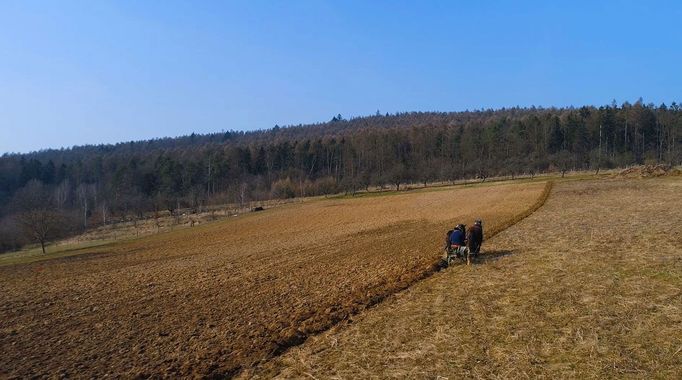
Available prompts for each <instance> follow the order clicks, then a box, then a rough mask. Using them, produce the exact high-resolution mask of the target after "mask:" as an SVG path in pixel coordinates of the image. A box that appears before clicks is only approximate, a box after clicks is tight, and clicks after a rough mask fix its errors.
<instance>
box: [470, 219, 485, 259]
mask: <svg viewBox="0 0 682 380" xmlns="http://www.w3.org/2000/svg"><path fill="white" fill-rule="evenodd" d="M481 244H483V226H481V225H480V224H474V225H473V226H471V227H469V230H468V231H467V248H469V252H471V253H472V254H478V253H479V252H480V251H481Z"/></svg>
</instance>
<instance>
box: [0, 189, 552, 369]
mask: <svg viewBox="0 0 682 380" xmlns="http://www.w3.org/2000/svg"><path fill="white" fill-rule="evenodd" d="M543 188H544V183H533V184H525V185H518V184H498V185H489V186H479V187H470V188H459V189H440V190H438V191H429V192H413V193H409V194H403V195H396V196H384V197H366V198H362V199H353V200H347V199H338V200H326V201H316V202H307V203H304V204H297V205H287V206H282V207H278V208H277V209H272V210H266V211H265V212H259V213H251V214H248V215H242V216H239V217H237V218H231V219H229V220H224V221H220V222H216V223H213V224H207V225H203V226H200V227H194V228H188V229H183V230H178V231H174V232H172V233H164V234H158V235H155V236H152V237H149V238H145V239H141V240H137V241H133V242H128V243H121V244H118V245H114V246H106V247H101V248H95V249H92V251H91V253H90V254H84V255H78V256H71V257H66V258H61V259H55V260H49V261H43V262H37V263H32V264H24V265H14V266H7V267H3V268H0V289H1V291H0V346H1V347H2V355H0V377H21V378H24V377H34V376H37V377H60V376H68V377H102V376H105V375H113V376H123V377H135V376H142V377H148V376H153V377H157V376H168V377H186V376H202V377H203V376H221V377H223V376H231V375H234V374H236V373H237V372H238V371H240V370H242V369H245V368H249V367H251V366H253V365H255V364H257V363H260V362H262V361H263V360H265V359H268V358H271V357H273V356H274V355H277V354H279V353H281V352H283V351H284V350H286V349H287V348H288V347H290V346H292V345H296V344H299V343H301V342H302V341H303V340H304V339H305V338H306V337H307V336H309V335H311V334H314V333H317V332H320V331H323V330H325V329H327V328H329V327H330V326H332V325H333V324H334V323H336V322H338V321H340V320H343V319H346V318H348V316H350V315H353V314H355V313H357V312H359V311H360V310H362V309H364V308H366V307H367V306H369V305H372V304H374V303H376V302H378V301H379V300H381V299H383V298H384V297H386V296H387V295H389V294H392V293H395V292H396V291H398V290H400V289H404V288H406V287H407V286H408V285H410V284H412V283H414V282H415V281H416V280H418V279H419V278H422V277H424V276H425V275H427V274H429V273H432V272H433V265H434V263H435V262H436V261H437V259H438V258H439V257H440V250H439V248H440V245H441V241H442V237H443V233H444V231H445V229H446V228H447V227H451V226H452V225H453V224H454V223H455V222H468V223H471V221H472V220H473V219H475V218H477V217H480V218H482V219H483V220H484V221H485V222H486V223H487V227H488V228H489V230H490V231H495V230H500V229H501V227H503V226H506V225H507V224H508V223H509V221H510V220H513V219H514V218H515V217H516V216H518V215H519V214H523V213H524V211H525V210H528V208H529V207H530V206H531V205H533V203H534V202H535V201H536V200H537V199H538V198H539V197H540V195H541V194H542V191H543Z"/></svg>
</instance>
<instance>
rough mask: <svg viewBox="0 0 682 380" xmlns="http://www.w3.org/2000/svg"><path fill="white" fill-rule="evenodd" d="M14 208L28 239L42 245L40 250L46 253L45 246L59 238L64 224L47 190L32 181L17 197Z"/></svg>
mask: <svg viewBox="0 0 682 380" xmlns="http://www.w3.org/2000/svg"><path fill="white" fill-rule="evenodd" d="M14 207H15V208H16V214H15V217H16V219H17V221H18V222H19V224H20V225H21V226H22V227H23V229H24V232H25V233H26V235H27V237H30V238H31V239H33V240H36V241H37V242H38V243H40V248H41V249H42V251H43V253H45V244H46V243H47V242H48V240H50V239H52V238H54V237H56V236H58V233H59V230H60V229H61V227H62V222H63V218H62V215H61V214H60V213H59V212H58V211H57V210H56V209H55V207H54V205H53V202H52V199H51V197H50V194H49V192H48V191H47V189H46V188H45V187H44V186H43V184H42V183H41V182H40V181H37V180H32V181H30V182H29V183H28V184H26V186H25V187H24V188H22V189H21V190H19V191H18V192H17V194H16V195H15V198H14Z"/></svg>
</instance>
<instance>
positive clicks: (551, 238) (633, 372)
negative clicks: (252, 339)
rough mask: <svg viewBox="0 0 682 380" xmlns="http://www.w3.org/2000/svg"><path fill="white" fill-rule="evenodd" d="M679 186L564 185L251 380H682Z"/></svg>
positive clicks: (669, 182)
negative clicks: (462, 257)
mask: <svg viewBox="0 0 682 380" xmlns="http://www.w3.org/2000/svg"><path fill="white" fill-rule="evenodd" d="M680 210H682V181H681V180H673V179H650V180H642V179H639V180H602V181H575V182H567V183H560V184H557V185H556V186H555V187H554V190H553V191H552V195H551V196H550V198H549V200H548V201H547V202H546V203H545V205H544V206H543V207H542V208H541V209H540V210H539V211H537V212H536V213H534V214H533V215H531V216H530V217H528V218H527V219H525V220H523V221H521V222H520V223H518V224H516V225H514V226H512V227H511V228H509V229H507V230H505V231H503V232H502V233H500V234H499V235H497V236H496V237H495V238H493V239H492V240H491V241H489V242H488V243H487V244H485V245H484V247H483V248H484V249H483V251H484V256H483V259H482V262H481V263H480V264H479V265H473V266H471V267H462V266H459V267H452V268H449V269H448V270H446V271H442V272H439V273H437V274H436V275H434V276H432V277H430V278H428V279H427V280H425V281H421V282H419V283H417V284H415V285H414V286H413V287H411V288H410V289H409V290H407V291H405V292H403V293H400V294H399V295H398V296H396V297H393V298H392V299H390V300H387V301H386V302H384V303H382V304H381V305H379V306H378V307H376V308H374V309H371V310H368V311H366V312H365V313H363V314H361V315H359V316H358V317H357V318H355V319H354V321H353V323H352V324H344V323H342V324H340V325H339V326H337V327H335V328H334V329H332V330H331V331H329V332H326V333H324V334H321V335H319V336H315V337H313V338H311V339H309V340H308V341H307V342H306V343H305V344H303V345H302V346H299V347H296V348H294V349H292V350H290V351H289V352H287V353H286V354H285V355H283V356H280V357H278V358H276V359H274V360H272V361H270V362H268V363H265V364H264V365H262V366H260V367H259V368H257V369H256V370H255V371H252V372H251V371H249V372H246V373H243V374H242V375H243V376H244V377H255V378H272V377H279V378H304V377H305V378H320V379H323V378H324V379H352V378H363V379H369V378H398V379H404V378H431V379H435V378H439V377H440V378H450V379H460V378H483V379H495V378H549V379H554V378H576V379H584V378H596V379H603V378H617V379H622V378H642V379H651V378H661V379H663V378H666V379H679V378H681V377H682V235H681V234H680V232H682V216H681V215H680Z"/></svg>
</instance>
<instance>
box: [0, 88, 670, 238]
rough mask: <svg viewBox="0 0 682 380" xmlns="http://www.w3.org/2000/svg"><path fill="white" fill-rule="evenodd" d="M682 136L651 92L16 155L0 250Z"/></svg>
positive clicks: (562, 161)
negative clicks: (631, 98) (171, 216)
mask: <svg viewBox="0 0 682 380" xmlns="http://www.w3.org/2000/svg"><path fill="white" fill-rule="evenodd" d="M36 138H38V139H39V138H40V136H36ZM681 143H682V112H681V108H680V106H679V105H677V104H676V103H672V104H671V105H670V106H666V105H665V104H662V105H660V106H654V105H653V104H644V102H642V101H641V99H640V100H639V101H637V102H635V103H634V104H630V103H624V104H622V105H617V104H615V102H614V103H612V104H611V105H608V106H602V107H592V106H589V107H581V108H573V107H571V108H535V107H533V108H510V109H500V110H479V111H466V112H448V113H445V112H407V113H397V114H385V115H381V114H379V112H377V114H376V115H373V116H367V117H357V118H351V119H344V118H343V117H342V116H341V115H338V116H335V117H334V118H332V120H331V121H329V122H325V123H319V124H313V125H298V126H288V127H279V126H275V127H274V128H272V129H269V130H259V131H254V132H236V131H229V132H223V133H213V134H206V135H197V134H192V135H189V136H183V137H178V138H163V139H155V140H149V141H138V142H127V143H119V144H115V145H91V146H79V147H73V148H69V149H50V150H43V151H39V152H33V153H28V154H5V155H3V156H2V157H0V251H2V250H8V249H15V248H18V247H19V246H21V245H22V244H24V243H25V242H26V241H29V240H41V238H40V237H41V236H42V238H43V239H42V240H45V239H49V238H53V237H56V236H58V235H64V234H69V233H75V232H78V231H82V230H83V229H85V228H87V227H88V226H91V225H93V224H102V223H109V222H111V221H112V220H121V219H123V218H137V217H142V216H143V215H144V214H145V213H147V212H151V211H159V210H168V211H170V212H171V213H174V212H176V210H178V209H181V208H182V209H187V208H189V209H193V210H199V209H201V208H203V207H206V206H209V205H212V204H222V203H236V204H242V205H246V204H247V203H248V202H250V201H258V200H266V199H271V198H291V197H298V196H308V195H320V194H331V193H336V192H348V193H354V192H356V191H358V190H360V189H364V188H367V187H369V186H385V185H390V186H393V187H394V188H398V189H400V186H401V185H402V184H405V183H428V182H431V181H448V180H456V179H463V178H479V179H484V178H486V177H490V176H499V175H508V176H515V175H520V174H524V173H525V174H533V173H542V172H548V171H567V170H574V169H575V170H586V169H590V170H598V169H600V168H604V169H606V168H614V167H624V166H627V165H633V164H643V163H666V164H670V165H679V164H680V162H681V160H682V154H681V153H680V149H679V146H680V144H681ZM45 144H49V142H45ZM41 221H42V222H41ZM22 231H23V232H22ZM42 240H41V241H42Z"/></svg>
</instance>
